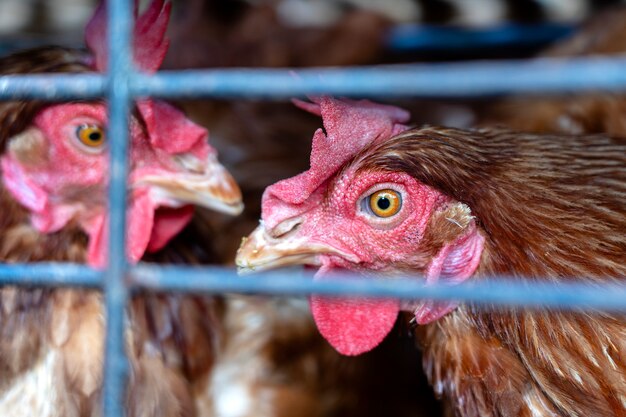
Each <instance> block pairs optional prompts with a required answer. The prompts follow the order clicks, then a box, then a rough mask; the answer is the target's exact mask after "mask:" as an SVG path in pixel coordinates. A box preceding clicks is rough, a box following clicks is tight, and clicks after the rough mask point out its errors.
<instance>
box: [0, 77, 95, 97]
mask: <svg viewBox="0 0 626 417" xmlns="http://www.w3.org/2000/svg"><path fill="white" fill-rule="evenodd" d="M104 91H105V79H104V76H102V75H100V74H75V75H69V74H25V75H4V76H0V100H17V99H33V98H36V99H43V100H68V99H74V98H84V99H89V98H96V97H102V96H103V95H104Z"/></svg>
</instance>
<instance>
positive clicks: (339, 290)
mask: <svg viewBox="0 0 626 417" xmlns="http://www.w3.org/2000/svg"><path fill="white" fill-rule="evenodd" d="M131 276H132V280H133V284H134V285H135V286H136V287H140V288H148V289H152V290H159V291H180V292H194V293H196V292H209V293H222V292H235V293H259V294H286V295H304V294H312V293H316V294H327V295H349V296H367V297H388V298H399V299H405V300H413V299H419V298H432V299H438V300H442V299H456V300H464V301H472V302H476V303H479V304H495V305H502V306H520V307H531V306H534V307H552V308H565V309H582V308H592V309H598V310H611V311H626V285H616V284H606V285H603V286H600V285H593V286H592V285H590V284H585V283H581V282H561V283H545V282H531V281H522V280H520V279H519V278H517V279H516V278H511V277H493V278H492V279H490V280H489V281H470V282H468V283H465V284H460V285H456V286H446V285H441V284H440V285H433V286H428V287H427V286H424V284H423V282H424V281H423V280H421V279H416V277H415V276H413V277H410V276H404V277H396V276H394V278H393V279H374V278H368V279H363V277H362V276H361V277H360V278H361V279H355V278H357V277H358V276H357V275H354V274H343V275H337V276H336V277H335V279H333V280H323V281H313V280H312V277H313V274H311V273H307V272H304V271H300V270H282V271H281V270H277V271H270V272H263V273H258V274H255V275H254V276H247V277H242V276H239V275H237V272H236V271H235V270H234V269H232V268H231V269H228V268H219V267H212V268H193V267H180V266H162V265H158V266H157V265H149V264H142V265H139V266H137V267H134V268H133V269H132V270H131ZM347 278H349V279H347ZM607 282H608V280H607Z"/></svg>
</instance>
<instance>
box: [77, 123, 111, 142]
mask: <svg viewBox="0 0 626 417" xmlns="http://www.w3.org/2000/svg"><path fill="white" fill-rule="evenodd" d="M76 137H77V138H78V140H79V141H80V143H82V144H83V145H85V146H87V147H89V148H99V147H101V146H102V145H103V144H104V140H105V136H104V130H102V128H101V127H100V126H95V125H81V126H78V127H77V128H76Z"/></svg>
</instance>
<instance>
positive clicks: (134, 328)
mask: <svg viewBox="0 0 626 417" xmlns="http://www.w3.org/2000/svg"><path fill="white" fill-rule="evenodd" d="M169 9H170V4H169V3H164V2H163V1H162V0H155V1H153V2H152V3H151V4H150V6H149V8H148V9H147V10H146V11H145V12H144V13H143V14H142V15H141V16H140V17H139V18H138V20H137V22H136V25H135V30H134V35H135V36H134V60H135V63H136V64H137V66H138V67H139V68H140V69H141V70H143V71H145V72H154V71H156V69H157V68H158V67H159V65H160V64H161V61H162V59H163V57H164V55H165V52H166V50H167V39H165V38H164V32H165V28H166V26H167V22H168V17H169ZM105 13H106V9H105V7H104V5H102V6H101V7H100V8H99V9H98V11H97V12H96V14H95V15H94V17H93V18H92V19H91V21H90V23H89V25H88V27H87V29H86V40H87V45H88V47H89V53H85V52H82V51H77V50H70V49H62V48H54V47H50V48H41V49H37V50H32V51H26V52H22V53H18V54H16V55H13V56H10V57H7V58H4V59H2V60H0V73H2V74H19V73H61V72H64V73H80V72H88V71H94V70H96V71H101V70H103V69H104V68H105V66H106V60H107V56H106V47H105V46H106V45H105V39H106V36H105V32H106V28H105V20H106V19H105ZM106 125H107V111H106V107H105V104H104V103H103V102H102V101H92V102H85V101H76V102H70V103H43V102H39V101H32V102H25V101H11V102H4V103H2V104H1V105H0V127H1V129H0V167H1V170H2V175H1V182H0V207H2V216H1V218H0V260H2V262H4V263H15V262H41V261H68V262H79V263H87V264H88V265H90V266H93V267H102V266H104V265H105V264H106V260H107V250H106V248H107V237H106V235H107V230H108V206H107V198H106V189H107V183H108V177H107V175H108V170H109V169H108V167H109V160H108V157H107V152H106V150H107V137H106V133H105V128H106ZM207 137H208V132H207V130H206V129H204V128H203V127H201V126H199V125H196V124H195V123H193V122H191V121H190V120H189V119H187V118H186V117H185V115H184V114H183V113H182V112H181V111H179V110H178V109H176V108H175V107H173V106H172V105H170V104H167V103H165V102H163V101H158V100H152V99H142V100H139V101H138V102H137V103H136V109H135V112H134V113H133V115H132V117H131V122H130V138H129V140H130V155H129V164H130V168H129V175H128V178H129V188H130V191H129V202H128V207H127V214H128V233H127V252H128V258H129V260H130V262H133V263H134V262H137V261H138V260H139V259H141V258H142V257H143V256H144V254H146V253H147V252H155V253H154V254H153V255H150V256H151V257H152V259H154V260H169V261H175V262H187V263H188V262H195V263H199V262H209V261H210V260H211V258H210V257H211V253H210V251H209V250H208V249H205V248H204V244H203V242H204V241H205V240H206V239H207V238H206V237H203V236H201V231H202V229H201V227H198V226H197V225H198V224H199V225H202V224H203V222H202V218H201V217H199V216H197V217H196V218H195V219H193V223H190V221H192V216H193V214H194V213H193V211H194V209H193V206H192V204H198V205H201V206H204V207H207V208H210V209H212V210H217V211H221V212H224V213H229V214H237V213H239V212H240V211H241V209H242V205H241V195H240V191H239V189H238V186H237V184H236V183H235V182H234V180H233V178H232V177H231V176H230V174H229V173H228V172H227V171H226V170H225V168H223V167H222V166H221V165H220V163H219V162H218V160H217V153H216V151H215V149H214V148H212V147H211V146H210V145H209V144H208V142H207ZM200 214H202V213H200ZM188 225H190V226H193V228H192V229H190V228H188V229H187V230H186V231H185V237H187V238H190V239H193V241H191V242H185V241H181V240H175V241H173V242H172V243H170V244H169V245H168V242H169V241H170V240H171V239H172V237H174V236H175V235H176V234H178V233H179V232H180V231H181V230H182V229H184V228H185V227H186V226H188ZM198 235H200V236H198ZM194 245H195V246H194ZM220 304H221V301H220V300H217V299H213V298H208V297H207V298H203V297H182V296H177V295H154V294H139V295H138V296H136V297H135V298H134V299H133V300H132V303H131V305H130V306H129V309H128V322H129V327H128V331H127V333H126V340H127V350H128V356H129V360H130V371H131V372H130V382H129V394H128V407H127V410H128V415H129V416H172V417H173V416H177V417H178V416H195V415H197V414H198V413H197V412H196V411H197V410H196V408H197V407H196V404H195V402H196V403H200V402H201V401H202V399H196V398H195V396H196V395H197V394H198V393H200V394H202V391H201V390H200V388H198V387H197V385H198V384H205V383H206V381H207V380H208V371H209V370H210V367H211V365H212V361H213V353H214V352H213V351H214V347H215V346H216V345H217V340H216V337H217V333H218V331H217V329H218V327H217V326H214V324H215V323H214V322H216V321H218V320H219V317H220V314H221V311H222V307H221V305H220ZM0 333H1V334H2V338H1V342H0V372H1V375H2V376H1V377H0V379H1V381H2V383H1V384H0V415H3V416H31V415H37V416H42V417H53V416H97V415H101V413H100V411H99V409H100V396H101V387H102V365H103V353H104V352H103V350H104V309H103V300H102V295H101V294H100V293H98V292H95V291H88V290H78V289H41V288H21V287H20V288H16V287H11V286H8V287H3V288H1V289H0ZM205 415H206V414H205Z"/></svg>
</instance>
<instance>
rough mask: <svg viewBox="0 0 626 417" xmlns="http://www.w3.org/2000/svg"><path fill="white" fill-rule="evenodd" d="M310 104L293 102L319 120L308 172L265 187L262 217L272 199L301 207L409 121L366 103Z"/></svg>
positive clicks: (397, 110)
mask: <svg viewBox="0 0 626 417" xmlns="http://www.w3.org/2000/svg"><path fill="white" fill-rule="evenodd" d="M311 100H312V101H313V103H308V102H303V101H300V100H293V102H294V104H295V105H296V106H298V107H300V108H301V109H304V110H306V111H308V112H311V113H313V114H317V115H319V116H322V120H323V123H324V128H325V130H326V134H325V133H324V130H322V129H318V130H317V131H316V132H315V135H314V136H313V145H312V149H311V168H310V169H309V170H308V171H305V172H303V173H302V174H300V175H297V176H295V177H293V178H289V179H286V180H283V181H280V182H277V183H276V184H274V185H272V186H270V187H268V189H267V190H266V193H265V196H264V199H263V200H264V203H263V206H264V207H263V212H264V214H265V212H266V209H265V207H266V204H265V203H266V202H269V201H270V200H272V199H274V198H277V199H278V200H281V201H283V202H286V203H289V204H301V203H303V202H304V201H306V200H307V199H308V198H309V196H310V195H311V193H312V192H313V191H315V190H316V189H317V188H318V187H319V186H320V185H321V184H322V183H324V181H326V180H327V179H328V178H330V177H331V176H332V175H334V174H335V173H336V172H337V170H338V169H339V168H340V167H341V166H342V165H344V164H345V163H346V162H348V161H349V160H350V159H352V158H354V156H356V155H357V154H358V153H359V152H360V151H362V150H363V149H364V148H365V147H366V146H368V145H370V144H373V143H375V142H379V141H381V140H385V139H388V138H390V137H391V136H394V135H396V134H398V133H400V132H402V131H403V130H406V129H407V127H406V126H404V125H403V124H401V123H403V122H406V121H408V120H409V117H410V116H409V113H408V112H407V111H405V110H403V109H400V108H398V107H394V106H386V105H382V104H376V103H372V102H370V101H367V100H359V101H355V100H337V99H334V98H331V97H317V98H312V99H311ZM266 221H267V219H266ZM270 223H271V220H270ZM269 226H270V227H271V225H269Z"/></svg>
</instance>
